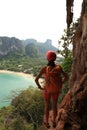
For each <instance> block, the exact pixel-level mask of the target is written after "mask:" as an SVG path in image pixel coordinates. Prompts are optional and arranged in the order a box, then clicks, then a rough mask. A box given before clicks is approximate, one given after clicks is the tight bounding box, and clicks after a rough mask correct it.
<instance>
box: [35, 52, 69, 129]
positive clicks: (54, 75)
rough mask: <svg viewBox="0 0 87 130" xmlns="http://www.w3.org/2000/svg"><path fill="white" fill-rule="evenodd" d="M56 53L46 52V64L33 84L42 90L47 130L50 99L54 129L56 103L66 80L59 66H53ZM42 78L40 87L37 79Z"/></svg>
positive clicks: (48, 126)
mask: <svg viewBox="0 0 87 130" xmlns="http://www.w3.org/2000/svg"><path fill="white" fill-rule="evenodd" d="M56 57H57V56H56V53H55V52H54V51H52V50H49V51H47V52H46V58H47V61H48V64H47V65H46V66H44V67H42V68H41V70H40V71H39V73H38V75H37V76H36V78H35V82H36V84H37V86H38V88H39V89H41V90H43V97H44V106H45V108H44V115H45V121H44V124H45V125H46V127H47V128H50V125H49V122H48V118H49V106H50V101H51V99H52V108H53V127H54V128H55V127H56V116H57V101H58V97H59V94H60V91H61V88H62V85H63V83H64V82H65V81H66V79H67V75H66V73H65V72H64V71H63V69H62V67H61V66H60V65H57V64H55V60H56ZM42 76H43V78H44V85H43V86H42V85H41V84H40V82H39V79H40V78H41V77H42Z"/></svg>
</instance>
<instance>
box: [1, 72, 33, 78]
mask: <svg viewBox="0 0 87 130" xmlns="http://www.w3.org/2000/svg"><path fill="white" fill-rule="evenodd" d="M4 73H7V74H14V75H19V76H23V77H27V78H35V77H34V76H33V74H25V73H23V72H15V71H9V70H0V74H4Z"/></svg>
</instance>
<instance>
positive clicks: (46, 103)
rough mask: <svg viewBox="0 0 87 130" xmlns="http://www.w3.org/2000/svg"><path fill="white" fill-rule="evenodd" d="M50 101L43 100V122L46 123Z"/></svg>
mask: <svg viewBox="0 0 87 130" xmlns="http://www.w3.org/2000/svg"><path fill="white" fill-rule="evenodd" d="M49 105H50V99H44V115H45V122H46V123H48V118H49Z"/></svg>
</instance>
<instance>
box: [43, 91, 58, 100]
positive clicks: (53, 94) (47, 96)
mask: <svg viewBox="0 0 87 130" xmlns="http://www.w3.org/2000/svg"><path fill="white" fill-rule="evenodd" d="M43 97H44V99H51V97H52V99H58V97H59V93H48V92H47V91H45V92H44V93H43Z"/></svg>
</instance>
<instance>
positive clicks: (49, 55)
mask: <svg viewBox="0 0 87 130" xmlns="http://www.w3.org/2000/svg"><path fill="white" fill-rule="evenodd" d="M46 58H47V60H48V61H55V60H56V53H55V52H54V51H52V50H49V51H47V52H46Z"/></svg>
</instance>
